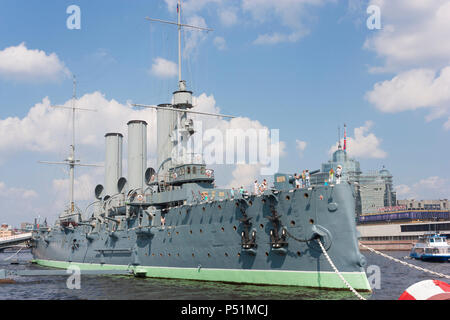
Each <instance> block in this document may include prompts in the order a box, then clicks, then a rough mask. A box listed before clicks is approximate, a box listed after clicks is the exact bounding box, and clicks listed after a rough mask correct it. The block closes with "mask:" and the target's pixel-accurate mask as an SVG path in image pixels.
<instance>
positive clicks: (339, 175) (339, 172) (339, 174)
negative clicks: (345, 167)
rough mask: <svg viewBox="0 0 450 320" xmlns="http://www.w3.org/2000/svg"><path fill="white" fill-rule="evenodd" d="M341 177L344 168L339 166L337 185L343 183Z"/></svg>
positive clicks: (337, 169)
mask: <svg viewBox="0 0 450 320" xmlns="http://www.w3.org/2000/svg"><path fill="white" fill-rule="evenodd" d="M341 177H342V166H341V165H338V166H337V168H336V184H340V183H341Z"/></svg>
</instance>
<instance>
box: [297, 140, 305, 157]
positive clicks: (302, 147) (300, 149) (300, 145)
mask: <svg viewBox="0 0 450 320" xmlns="http://www.w3.org/2000/svg"><path fill="white" fill-rule="evenodd" d="M295 146H296V148H297V151H298V153H299V155H300V158H302V157H303V151H305V149H306V146H307V143H306V142H305V141H302V140H298V139H296V140H295Z"/></svg>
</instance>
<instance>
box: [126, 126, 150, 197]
mask: <svg viewBox="0 0 450 320" xmlns="http://www.w3.org/2000/svg"><path fill="white" fill-rule="evenodd" d="M146 167H147V122H145V121H143V120H131V121H130V122H128V186H129V190H134V189H143V188H144V173H145V169H146Z"/></svg>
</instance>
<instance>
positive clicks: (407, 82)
mask: <svg viewBox="0 0 450 320" xmlns="http://www.w3.org/2000/svg"><path fill="white" fill-rule="evenodd" d="M366 99H367V100H368V101H369V102H371V103H372V104H373V105H374V106H375V107H376V108H377V109H378V110H380V111H382V112H387V113H396V112H402V111H408V110H416V109H419V108H422V109H427V110H429V111H430V113H429V114H428V116H427V117H426V120H427V121H431V120H433V119H436V118H440V117H443V116H448V115H449V114H450V66H449V67H446V68H444V69H442V70H441V72H440V73H439V74H436V73H435V72H434V71H433V70H430V69H414V70H410V71H407V72H403V73H400V74H399V75H397V76H395V77H394V78H393V79H392V80H386V81H383V82H379V83H376V84H375V85H374V88H373V90H372V91H370V92H367V93H366ZM448 124H449V123H446V124H445V125H444V128H445V129H447V130H448V129H449V125H448Z"/></svg>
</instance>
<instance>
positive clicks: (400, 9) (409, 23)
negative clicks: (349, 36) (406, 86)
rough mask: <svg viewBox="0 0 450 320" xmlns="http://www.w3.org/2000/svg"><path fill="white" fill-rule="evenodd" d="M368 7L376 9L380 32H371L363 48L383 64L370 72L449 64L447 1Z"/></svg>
mask: <svg viewBox="0 0 450 320" xmlns="http://www.w3.org/2000/svg"><path fill="white" fill-rule="evenodd" d="M370 4H374V5H377V6H379V7H380V10H381V19H382V30H377V31H376V32H373V33H372V34H373V36H372V37H370V38H368V39H367V40H366V42H365V44H364V47H365V48H367V49H369V50H373V51H375V52H376V53H377V54H378V56H380V57H381V58H384V59H385V65H384V66H382V67H377V68H374V69H372V70H373V71H393V70H397V71H399V70H401V69H402V68H403V69H404V68H411V67H413V68H414V67H417V66H418V65H420V66H422V67H425V66H428V67H433V68H436V67H443V66H444V65H449V63H450V58H449V57H450V43H449V41H448V39H449V38H450V19H449V17H450V1H449V0H434V1H422V0H396V1H387V0H372V1H371V3H370Z"/></svg>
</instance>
